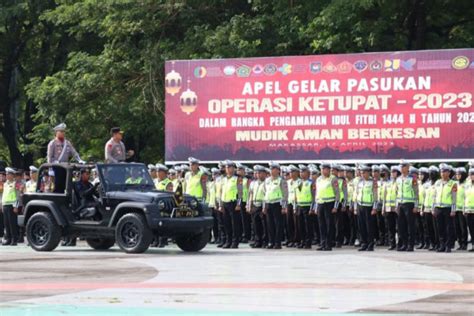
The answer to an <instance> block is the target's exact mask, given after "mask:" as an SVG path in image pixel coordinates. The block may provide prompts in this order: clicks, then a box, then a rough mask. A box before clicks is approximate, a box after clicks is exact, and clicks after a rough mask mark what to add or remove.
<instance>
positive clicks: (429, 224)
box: [423, 212, 439, 246]
mask: <svg viewBox="0 0 474 316" xmlns="http://www.w3.org/2000/svg"><path fill="white" fill-rule="evenodd" d="M423 222H424V223H425V243H428V244H431V245H433V246H436V245H438V242H439V241H438V234H437V229H436V223H435V218H434V217H433V214H432V213H427V212H425V213H423Z"/></svg>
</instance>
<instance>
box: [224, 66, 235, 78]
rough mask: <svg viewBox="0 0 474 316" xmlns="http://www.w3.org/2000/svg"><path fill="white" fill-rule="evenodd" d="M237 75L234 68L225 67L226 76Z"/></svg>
mask: <svg viewBox="0 0 474 316" xmlns="http://www.w3.org/2000/svg"><path fill="white" fill-rule="evenodd" d="M233 74H235V67H234V66H225V67H224V75H226V76H232V75H233Z"/></svg>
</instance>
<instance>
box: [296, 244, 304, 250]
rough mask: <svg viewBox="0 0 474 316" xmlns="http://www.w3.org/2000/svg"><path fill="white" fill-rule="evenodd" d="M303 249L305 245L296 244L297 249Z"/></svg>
mask: <svg viewBox="0 0 474 316" xmlns="http://www.w3.org/2000/svg"><path fill="white" fill-rule="evenodd" d="M304 247H305V245H304V244H302V243H301V244H298V246H297V248H298V249H303V248H304Z"/></svg>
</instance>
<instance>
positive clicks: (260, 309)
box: [0, 242, 474, 316]
mask: <svg viewBox="0 0 474 316" xmlns="http://www.w3.org/2000/svg"><path fill="white" fill-rule="evenodd" d="M473 303H474V253H473V252H465V251H462V252H456V251H455V252H453V253H451V254H447V253H433V252H429V251H427V250H420V251H415V252H413V253H407V252H402V253H400V252H392V251H387V249H386V248H377V249H376V250H375V251H374V252H358V251H357V250H356V249H355V248H353V247H345V248H342V249H335V250H334V251H332V252H317V251H316V250H314V248H313V250H299V249H294V248H291V249H283V250H263V249H251V248H249V247H248V245H241V246H240V248H239V249H220V248H217V247H216V246H215V245H208V246H207V247H206V248H205V249H204V250H203V251H201V252H199V253H184V252H182V251H181V250H179V249H178V248H177V247H175V246H173V245H171V246H169V247H167V248H164V249H158V248H150V249H149V250H148V251H147V252H146V253H144V254H139V255H130V254H125V253H122V252H121V251H120V250H119V249H118V248H117V247H114V248H112V249H110V250H107V251H97V250H92V249H91V248H89V247H88V246H87V245H86V244H85V243H83V242H79V243H78V246H76V247H59V248H57V249H56V250H55V251H53V252H49V253H44V252H43V253H41V252H35V251H33V250H32V249H30V248H29V247H27V246H25V245H20V246H17V247H11V246H2V247H0V315H1V316H7V315H48V316H52V315H239V316H240V315H275V316H277V315H315V314H322V313H336V314H338V313H358V314H386V313H391V314H420V315H426V314H448V313H450V314H457V315H474V304H473Z"/></svg>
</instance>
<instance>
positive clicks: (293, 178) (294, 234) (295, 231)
mask: <svg viewBox="0 0 474 316" xmlns="http://www.w3.org/2000/svg"><path fill="white" fill-rule="evenodd" d="M287 169H288V172H289V179H288V180H287V181H286V182H287V184H288V212H287V213H286V240H287V244H286V246H287V247H289V248H291V247H296V246H297V243H299V242H300V239H301V237H300V227H299V226H298V225H297V224H296V222H297V220H296V218H295V217H296V216H295V212H296V206H297V205H296V202H295V201H296V200H295V195H296V187H297V186H298V184H299V180H300V179H299V175H300V169H298V168H297V167H296V166H294V165H289V166H288V167H287ZM308 175H309V174H308Z"/></svg>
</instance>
